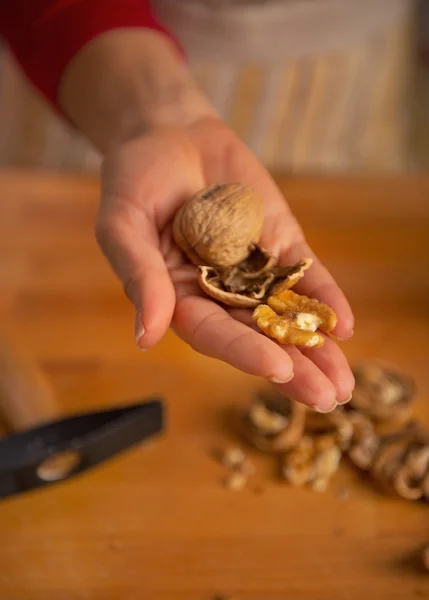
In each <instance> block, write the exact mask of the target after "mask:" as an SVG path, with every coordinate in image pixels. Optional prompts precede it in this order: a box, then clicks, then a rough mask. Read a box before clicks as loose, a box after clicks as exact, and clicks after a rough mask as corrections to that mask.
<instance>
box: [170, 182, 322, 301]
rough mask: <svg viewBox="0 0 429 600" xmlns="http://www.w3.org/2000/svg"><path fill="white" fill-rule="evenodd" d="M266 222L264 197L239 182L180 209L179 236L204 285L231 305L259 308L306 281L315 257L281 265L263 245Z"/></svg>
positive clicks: (176, 223) (202, 194) (210, 190)
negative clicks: (268, 299) (278, 293)
mask: <svg viewBox="0 0 429 600" xmlns="http://www.w3.org/2000/svg"><path fill="white" fill-rule="evenodd" d="M263 220H264V215H263V203H262V200H261V198H260V197H259V195H258V194H257V193H256V192H254V191H253V190H252V188H250V187H249V186H247V185H243V184H238V183H230V184H224V185H213V186H210V187H208V188H206V189H204V190H202V191H201V192H199V193H198V194H196V195H195V196H193V197H192V198H190V199H189V200H188V201H187V202H186V203H185V204H184V205H183V206H182V207H181V208H180V209H179V210H178V212H177V213H176V216H175V218H174V222H173V237H174V239H175V242H176V243H177V245H178V246H179V248H180V249H181V250H182V251H183V252H184V253H185V254H186V256H187V257H188V258H189V260H190V261H191V262H192V263H193V264H195V265H196V266H197V280H198V283H199V285H200V287H201V288H202V289H203V291H204V292H205V293H206V294H207V295H208V296H210V297H212V298H213V299H215V300H218V301H220V302H221V303H222V304H226V305H227V306H235V307H248V308H255V307H256V306H258V304H260V303H261V302H263V301H265V300H266V299H267V298H268V296H269V295H270V294H272V293H273V291H274V290H288V289H289V288H291V287H292V286H294V285H295V284H296V283H297V282H298V281H299V280H300V279H301V278H302V277H303V276H304V273H305V271H306V270H307V269H308V268H309V267H310V266H311V264H312V262H313V260H312V259H311V258H304V259H302V260H300V261H299V262H298V263H296V264H294V265H282V266H280V265H276V264H275V257H274V256H273V255H272V254H271V253H270V252H268V251H267V250H265V249H264V248H262V247H261V246H260V245H259V244H258V242H259V238H260V235H261V232H262V226H263Z"/></svg>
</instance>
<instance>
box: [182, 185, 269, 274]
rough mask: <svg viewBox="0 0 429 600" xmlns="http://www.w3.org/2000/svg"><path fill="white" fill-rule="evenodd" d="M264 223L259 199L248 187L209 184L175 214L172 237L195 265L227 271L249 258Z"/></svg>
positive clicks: (262, 208) (261, 202)
mask: <svg viewBox="0 0 429 600" xmlns="http://www.w3.org/2000/svg"><path fill="white" fill-rule="evenodd" d="M263 222H264V206H263V201H262V198H261V197H260V196H259V194H257V193H256V191H255V190H253V189H252V188H251V187H250V186H249V185H245V184H241V183H226V184H219V185H211V186H209V187H207V188H205V189H203V190H201V191H200V192H198V193H197V194H195V195H194V196H192V197H191V198H190V199H189V200H187V201H186V202H185V203H184V204H183V206H182V207H181V208H180V209H179V210H178V211H177V212H176V215H175V218H174V221H173V237H174V240H175V242H176V243H177V245H178V246H179V247H180V248H181V250H182V251H183V252H184V253H185V254H186V255H187V256H188V258H189V259H190V260H191V261H192V262H193V263H194V264H195V265H208V266H211V267H215V268H219V269H226V268H228V267H232V266H234V265H237V264H239V263H240V262H242V261H243V260H245V259H246V258H247V257H248V255H249V253H250V251H251V249H252V247H253V246H254V244H256V243H257V242H258V240H259V238H260V236H261V232H262V226H263Z"/></svg>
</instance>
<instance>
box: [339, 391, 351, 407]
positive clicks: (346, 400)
mask: <svg viewBox="0 0 429 600" xmlns="http://www.w3.org/2000/svg"><path fill="white" fill-rule="evenodd" d="M352 396H353V394H350V396H349V397H348V398H346V399H345V400H342V401H341V402H339V401H338V400H337V404H338V405H339V406H342V405H343V404H347V402H350V400H351V399H352Z"/></svg>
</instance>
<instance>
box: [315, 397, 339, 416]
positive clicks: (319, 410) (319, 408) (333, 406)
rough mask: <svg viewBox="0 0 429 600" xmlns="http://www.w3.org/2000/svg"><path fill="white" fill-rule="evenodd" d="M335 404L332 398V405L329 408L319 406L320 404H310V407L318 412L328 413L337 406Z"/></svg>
mask: <svg viewBox="0 0 429 600" xmlns="http://www.w3.org/2000/svg"><path fill="white" fill-rule="evenodd" d="M337 405H338V404H337V401H336V400H334V403H333V404H332V406H331V407H330V408H326V409H325V408H321V407H320V406H318V405H315V404H314V405H313V406H311V408H312V409H313V410H314V411H316V412H318V413H330V412H332V411H333V410H335V409H336V408H337Z"/></svg>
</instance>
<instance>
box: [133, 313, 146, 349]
mask: <svg viewBox="0 0 429 600" xmlns="http://www.w3.org/2000/svg"><path fill="white" fill-rule="evenodd" d="M141 318H142V311H141V310H137V311H136V318H135V323H134V335H135V338H136V344H137V347H138V348H140V350H144V348H141V347H140V344H139V342H140V340H141V338H142V337H143V336H144V334H145V328H144V325H143V323H142V322H141Z"/></svg>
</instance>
